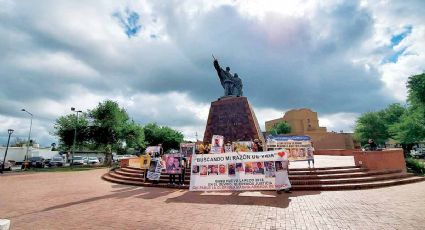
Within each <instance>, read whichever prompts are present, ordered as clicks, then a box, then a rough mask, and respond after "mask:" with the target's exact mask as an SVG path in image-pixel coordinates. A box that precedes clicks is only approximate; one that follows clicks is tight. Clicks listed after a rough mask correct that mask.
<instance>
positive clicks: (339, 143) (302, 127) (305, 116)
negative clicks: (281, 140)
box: [265, 108, 358, 149]
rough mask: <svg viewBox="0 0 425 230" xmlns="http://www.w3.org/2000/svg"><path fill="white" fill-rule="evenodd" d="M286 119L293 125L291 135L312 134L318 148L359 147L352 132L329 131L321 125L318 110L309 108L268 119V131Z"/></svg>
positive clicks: (293, 110) (290, 111)
mask: <svg viewBox="0 0 425 230" xmlns="http://www.w3.org/2000/svg"><path fill="white" fill-rule="evenodd" d="M284 121H286V122H287V123H289V125H290V126H291V133H289V135H307V136H310V137H311V139H312V141H313V143H314V146H315V148H316V149H354V148H356V147H358V144H357V143H355V141H354V139H353V134H352V133H343V132H340V133H336V132H328V131H327V130H326V127H320V126H319V119H318V116H317V112H314V111H312V110H311V109H308V108H302V109H292V110H289V111H288V112H286V113H285V114H284V116H283V117H282V118H278V119H274V120H270V121H266V125H265V126H266V132H270V130H271V129H272V128H273V127H274V126H276V125H277V124H278V123H280V122H284Z"/></svg>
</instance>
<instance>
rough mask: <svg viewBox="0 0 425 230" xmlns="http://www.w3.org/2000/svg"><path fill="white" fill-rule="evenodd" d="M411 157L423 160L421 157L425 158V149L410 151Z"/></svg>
mask: <svg viewBox="0 0 425 230" xmlns="http://www.w3.org/2000/svg"><path fill="white" fill-rule="evenodd" d="M410 156H412V157H416V158H421V157H424V156H425V151H423V149H421V148H418V149H412V150H410Z"/></svg>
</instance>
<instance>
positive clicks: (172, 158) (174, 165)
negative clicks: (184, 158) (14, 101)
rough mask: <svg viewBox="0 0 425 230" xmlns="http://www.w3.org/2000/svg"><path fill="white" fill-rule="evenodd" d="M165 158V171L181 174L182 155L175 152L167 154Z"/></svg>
mask: <svg viewBox="0 0 425 230" xmlns="http://www.w3.org/2000/svg"><path fill="white" fill-rule="evenodd" d="M164 158H165V171H166V173H168V174H180V173H181V164H180V163H181V162H180V158H181V157H180V156H179V155H175V154H169V155H168V154H166V155H164Z"/></svg>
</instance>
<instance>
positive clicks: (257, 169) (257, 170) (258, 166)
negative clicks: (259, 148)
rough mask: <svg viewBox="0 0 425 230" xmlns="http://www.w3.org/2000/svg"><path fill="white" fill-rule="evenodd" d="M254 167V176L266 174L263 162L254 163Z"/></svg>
mask: <svg viewBox="0 0 425 230" xmlns="http://www.w3.org/2000/svg"><path fill="white" fill-rule="evenodd" d="M252 165H253V174H256V175H260V174H264V164H263V162H254V163H252Z"/></svg>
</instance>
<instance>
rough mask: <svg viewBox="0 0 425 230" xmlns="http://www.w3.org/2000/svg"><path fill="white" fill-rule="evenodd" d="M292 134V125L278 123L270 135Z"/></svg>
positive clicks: (283, 122) (284, 122)
mask: <svg viewBox="0 0 425 230" xmlns="http://www.w3.org/2000/svg"><path fill="white" fill-rule="evenodd" d="M290 132H291V125H290V124H289V123H288V122H286V121H282V122H279V123H277V124H276V125H275V126H274V127H273V128H272V129H271V130H270V133H271V134H274V135H277V134H287V133H290Z"/></svg>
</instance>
